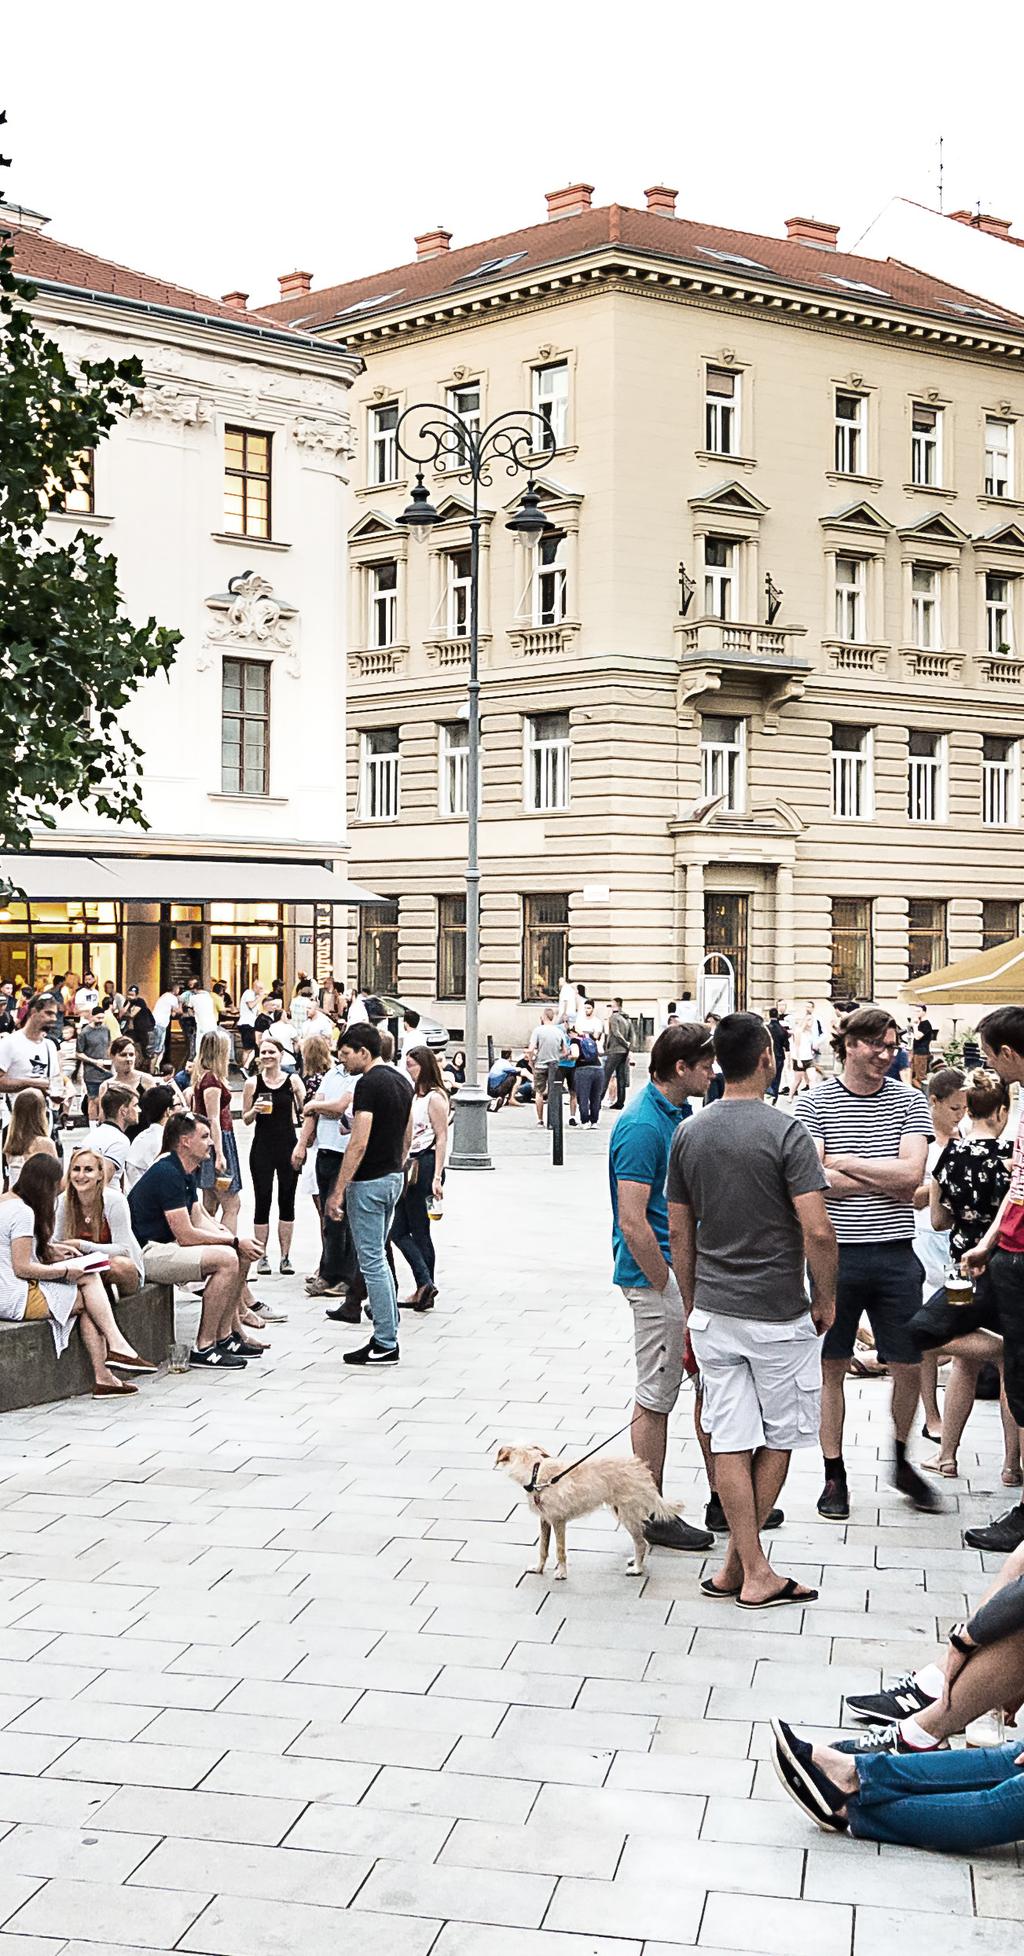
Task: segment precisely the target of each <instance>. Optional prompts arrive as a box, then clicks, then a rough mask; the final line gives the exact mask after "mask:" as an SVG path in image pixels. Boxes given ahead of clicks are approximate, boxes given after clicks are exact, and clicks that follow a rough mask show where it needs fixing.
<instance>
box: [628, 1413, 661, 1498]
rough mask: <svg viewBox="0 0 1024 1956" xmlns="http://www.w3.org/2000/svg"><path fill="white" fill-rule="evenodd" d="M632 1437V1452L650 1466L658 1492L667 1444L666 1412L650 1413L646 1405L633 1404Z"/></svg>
mask: <svg viewBox="0 0 1024 1956" xmlns="http://www.w3.org/2000/svg"><path fill="white" fill-rule="evenodd" d="M632 1439H633V1452H634V1453H635V1454H636V1457H637V1459H638V1460H643V1461H645V1462H646V1464H647V1466H648V1467H649V1468H650V1470H651V1473H652V1474H653V1476H654V1481H655V1485H656V1486H657V1488H658V1491H659V1493H660V1492H661V1484H662V1479H663V1477H664V1473H665V1449H666V1447H667V1446H668V1414H667V1413H651V1412H648V1410H647V1407H646V1406H634V1408H633V1429H632Z"/></svg>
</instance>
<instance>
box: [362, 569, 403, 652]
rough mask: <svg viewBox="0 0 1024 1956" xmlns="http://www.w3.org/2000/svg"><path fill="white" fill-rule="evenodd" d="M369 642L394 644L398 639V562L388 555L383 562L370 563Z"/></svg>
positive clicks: (376, 644) (380, 644) (381, 644)
mask: <svg viewBox="0 0 1024 1956" xmlns="http://www.w3.org/2000/svg"><path fill="white" fill-rule="evenodd" d="M369 576H370V617H369V621H368V622H369V642H370V644H371V645H374V646H386V645H394V644H396V643H397V640H398V563H397V561H396V559H395V558H393V557H389V558H388V559H387V560H386V561H385V562H384V563H383V564H371V565H370V567H369Z"/></svg>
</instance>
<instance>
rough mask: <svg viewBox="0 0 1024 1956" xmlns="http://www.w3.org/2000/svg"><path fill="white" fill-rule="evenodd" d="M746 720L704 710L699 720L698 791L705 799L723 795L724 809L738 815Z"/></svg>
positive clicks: (743, 794)
mask: <svg viewBox="0 0 1024 1956" xmlns="http://www.w3.org/2000/svg"><path fill="white" fill-rule="evenodd" d="M745 735H746V722H745V721H743V720H734V719H732V718H727V717H726V716H724V715H722V714H718V713H705V715H704V716H703V718H702V720H701V723H700V764H701V791H702V794H703V796H704V800H705V801H712V800H717V799H718V797H719V796H720V795H721V796H722V797H724V812H725V813H726V814H727V815H738V814H740V813H741V812H742V810H743V807H744V805H745V802H746V792H745V789H746V783H745V781H744V778H743V777H744V773H745V768H744V761H745V748H746V740H745Z"/></svg>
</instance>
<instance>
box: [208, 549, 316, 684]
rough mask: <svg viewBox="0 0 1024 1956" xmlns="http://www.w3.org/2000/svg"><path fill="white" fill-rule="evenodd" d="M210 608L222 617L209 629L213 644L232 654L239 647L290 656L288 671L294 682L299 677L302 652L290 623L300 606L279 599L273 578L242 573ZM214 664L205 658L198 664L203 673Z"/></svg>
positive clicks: (210, 600)
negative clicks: (232, 650) (300, 654)
mask: <svg viewBox="0 0 1024 1956" xmlns="http://www.w3.org/2000/svg"><path fill="white" fill-rule="evenodd" d="M206 603H207V606H208V607H209V609H210V610H211V611H214V612H217V613H218V614H219V616H218V617H217V618H216V619H215V620H214V621H213V622H212V623H211V624H209V625H208V626H207V630H206V638H207V647H208V646H209V644H213V645H216V646H221V647H223V648H224V649H225V650H229V649H231V648H233V647H235V646H237V647H239V648H240V649H246V648H248V649H250V650H257V651H263V652H284V653H286V654H287V660H286V670H287V671H288V672H289V673H290V674H291V676H292V677H293V678H297V677H298V674H299V652H298V647H297V645H296V643H295V634H294V632H293V631H291V630H290V629H289V625H288V623H287V622H286V621H288V620H290V619H292V618H294V617H295V616H296V606H295V605H293V604H289V602H288V600H287V598H282V597H279V596H278V595H277V594H276V593H275V591H274V587H273V585H272V584H271V582H270V580H269V578H266V577H261V576H260V573H259V572H258V571H250V570H247V571H241V572H240V573H239V575H238V576H237V577H232V578H231V579H230V580H229V582H228V588H227V590H226V591H217V592H215V593H214V595H213V596H212V597H209V598H207V600H206ZM206 649H207V648H204V650H206ZM210 663H211V661H210V659H209V658H208V657H207V658H206V659H205V661H204V659H203V657H202V655H200V658H199V659H198V660H197V666H198V669H199V671H200V672H203V671H205V670H206V668H207V667H208V666H209V664H210Z"/></svg>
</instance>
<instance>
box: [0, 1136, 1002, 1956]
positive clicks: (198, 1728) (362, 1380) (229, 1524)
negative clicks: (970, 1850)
mask: <svg viewBox="0 0 1024 1956" xmlns="http://www.w3.org/2000/svg"><path fill="white" fill-rule="evenodd" d="M492 1134H493V1145H494V1152H495V1159H496V1169H497V1172H496V1173H494V1174H493V1175H480V1176H467V1175H464V1176H458V1175H452V1176H450V1177H449V1184H448V1196H447V1201H446V1213H445V1217H444V1220H443V1222H442V1223H441V1224H440V1225H439V1226H438V1238H439V1272H440V1283H441V1298H440V1301H439V1304H438V1307H437V1309H436V1310H435V1311H434V1312H433V1313H432V1314H431V1315H429V1316H425V1317H422V1318H421V1317H414V1318H411V1319H410V1320H403V1326H402V1363H401V1365H400V1366H399V1367H398V1368H396V1369H394V1370H390V1371H383V1372H376V1373H373V1374H370V1375H367V1374H366V1373H362V1372H356V1373H355V1374H354V1375H353V1374H352V1373H351V1372H350V1371H346V1370H344V1369H343V1368H342V1365H341V1362H340V1356H341V1352H342V1350H343V1349H345V1348H346V1347H347V1346H348V1345H349V1344H351V1343H353V1342H357V1341H358V1339H359V1337H360V1334H359V1333H358V1332H356V1331H353V1330H351V1329H349V1328H347V1327H344V1326H335V1325H332V1324H329V1323H328V1322H327V1321H326V1320H325V1318H324V1316H323V1311H322V1306H321V1305H320V1304H319V1303H314V1302H309V1301H307V1300H306V1298H305V1296H304V1293H303V1289H302V1283H301V1279H300V1278H294V1279H291V1280H286V1279H281V1278H276V1277H275V1278H274V1279H273V1280H272V1285H271V1286H270V1287H269V1288H268V1289H267V1291H266V1294H267V1295H268V1296H269V1295H270V1294H271V1290H272V1293H273V1295H274V1297H275V1298H276V1299H282V1300H283V1299H287V1309H288V1311H289V1314H290V1315H289V1322H288V1324H287V1325H284V1326H280V1327H277V1328H275V1329H274V1330H273V1332H272V1334H271V1335H272V1337H273V1355H272V1356H271V1357H268V1358H267V1359H266V1360H264V1361H263V1362H262V1364H260V1365H259V1366H257V1365H255V1364H252V1365H250V1367H249V1369H248V1371H247V1373H246V1374H245V1376H244V1377H241V1376H223V1375H222V1376H214V1377H210V1376H208V1375H199V1374H195V1373H192V1374H187V1375H184V1376H168V1377H165V1378H161V1379H159V1380H158V1381H156V1382H153V1383H150V1384H148V1385H147V1384H144V1385H143V1386H142V1389H141V1390H140V1392H139V1395H138V1397H137V1398H136V1399H134V1400H132V1402H131V1404H130V1405H127V1406H125V1405H118V1406H116V1407H111V1406H110V1404H109V1403H103V1402H93V1401H92V1400H83V1401H78V1402H75V1403H69V1404H64V1405H59V1406H55V1407H52V1408H47V1409H43V1410H41V1411H34V1412H26V1413H20V1414H11V1415H8V1416H6V1418H5V1419H4V1420H3V1422H2V1424H0V1511H2V1513H0V1524H2V1535H0V1543H2V1555H0V1727H2V1735H0V1925H2V1926H0V1956H99V1952H101V1951H104V1950H109V1951H111V1952H116V1956H133V1952H137V1951H142V1950H147V1951H151V1950H158V1951H169V1950H182V1951H189V1952H200V1953H201V1952H206V1953H207V1956H299V1953H300V1952H301V1956H348V1953H349V1952H352V1956H428V1952H429V1953H430V1956H641V1952H642V1956H670V1952H671V1951H672V1950H675V1949H677V1948H679V1947H680V1946H682V1947H684V1948H685V1947H690V1946H693V1945H696V1946H697V1947H698V1948H700V1949H704V1950H717V1951H734V1952H744V1956H891V1952H892V1951H893V1949H896V1948H898V1949H899V1952H900V1956H924V1953H925V1952H927V1956H931V1953H932V1951H933V1949H939V1950H941V1952H942V1956H968V1953H970V1956H974V1952H979V1956H984V1953H985V1952H992V1956H1004V1952H1005V1956H1009V1953H1010V1952H1011V1951H1012V1952H1014V1956H1016V1952H1017V1951H1018V1950H1019V1947H1020V1916H1021V1896H1022V1894H1024V1889H1022V1887H1021V1875H1020V1871H1019V1868H1018V1860H1017V1852H1016V1850H1014V1849H1006V1850H1004V1851H1002V1852H1000V1853H997V1854H993V1855H991V1856H989V1857H987V1858H985V1859H983V1860H981V1861H979V1862H976V1863H973V1864H972V1863H970V1862H969V1861H967V1860H959V1859H954V1858H951V1857H938V1856H930V1855H925V1854H919V1853H913V1852H910V1851H908V1850H901V1849H896V1848H884V1847H883V1848H881V1849H879V1848H878V1847H876V1846H874V1845H873V1844H871V1843H867V1842H855V1841H851V1840H844V1839H828V1838H826V1837H825V1836H823V1835H820V1834H818V1833H816V1832H814V1831H813V1830H812V1829H811V1828H810V1827H809V1826H807V1825H806V1824H805V1823H804V1822H803V1820H802V1818H801V1816H800V1815H799V1814H798V1813H797V1812H796V1811H795V1809H794V1808H793V1807H792V1806H791V1805H790V1803H789V1802H788V1800H787V1799H786V1798H785V1796H784V1795H783V1793H782V1792H781V1789H780V1788H779V1787H778V1785H777V1783H776V1781H775V1779H774V1776H773V1774H772V1771H771V1767H770V1765H769V1764H768V1761H767V1756H766V1754H767V1746H766V1738H767V1724H766V1721H767V1719H768V1718H769V1717H770V1716H771V1715H772V1714H773V1713H781V1714H782V1715H783V1716H786V1717H789V1718H791V1719H793V1720H794V1721H795V1722H796V1723H797V1724H798V1725H800V1726H804V1727H809V1728H814V1729H817V1730H821V1731H824V1732H827V1731H830V1730H832V1729H834V1726H835V1723H836V1721H837V1720H838V1718H839V1715H840V1701H841V1695H842V1693H843V1692H844V1690H847V1689H853V1688H855V1687H856V1688H858V1689H862V1690H863V1689H871V1688H877V1687H878V1684H879V1680H880V1678H881V1677H882V1676H883V1674H885V1673H887V1672H891V1671H892V1670H893V1669H894V1668H898V1669H905V1668H906V1667H907V1663H908V1660H910V1661H913V1660H915V1659H920V1660H922V1661H924V1660H926V1659H928V1658H931V1657H933V1656H934V1655H935V1653H936V1644H937V1637H938V1635H939V1633H940V1632H941V1631H942V1630H943V1629H944V1628H945V1626H946V1625H947V1623H948V1622H949V1620H950V1619H951V1618H953V1617H955V1616H959V1615H961V1614H962V1613H963V1611H964V1606H965V1597H966V1596H967V1595H969V1594H971V1593H973V1594H975V1595H976V1594H977V1592H978V1589H979V1586H980V1581H981V1577H982V1573H983V1571H982V1558H981V1557H980V1556H979V1555H978V1554H976V1553H973V1552H971V1551H965V1550H964V1549H963V1548H962V1547H961V1543H960V1529H961V1525H962V1521H963V1518H964V1517H965V1516H966V1517H968V1518H969V1519H972V1520H974V1519H978V1518H988V1517H989V1516H990V1515H992V1514H994V1513H997V1512H1000V1511H1001V1509H1002V1508H1003V1507H1004V1506H1006V1505H1007V1501H1006V1497H1005V1496H1004V1495H1003V1491H1002V1490H1000V1489H999V1485H998V1481H999V1475H998V1469H999V1464H1000V1460H1001V1449H1000V1443H999V1438H998V1433H997V1425H998V1422H997V1417H996V1409H995V1408H994V1407H993V1406H990V1405H984V1406H981V1407H979V1408H978V1409H977V1412H976V1415H975V1418H974V1419H973V1421H972V1423H971V1425H970V1427H969V1428H968V1432H967V1435H966V1436H965V1445H964V1446H963V1447H962V1449H961V1460H962V1462H963V1463H964V1471H965V1473H966V1474H967V1475H968V1476H969V1478H968V1479H965V1480H962V1481H960V1482H957V1483H954V1485H953V1490H952V1493H950V1494H949V1495H948V1510H949V1511H948V1513H947V1514H946V1515H945V1516H943V1517H942V1518H941V1519H927V1518H924V1517H920V1516H917V1515H915V1514H914V1513H913V1512H912V1511H911V1510H910V1509H909V1508H908V1507H907V1506H906V1504H905V1503H903V1502H901V1501H900V1500H899V1499H898V1498H897V1497H896V1496H894V1495H893V1494H892V1493H890V1492H889V1491H888V1489H887V1488H886V1487H885V1485H884V1478H885V1476H884V1466H885V1460H884V1455H885V1443H886V1434H887V1421H886V1402H887V1397H888V1389H887V1387H885V1386H884V1385H881V1384H877V1383H869V1384H862V1385H859V1386H858V1387H856V1388H855V1389H854V1388H853V1387H852V1386H851V1406H852V1409H853V1418H852V1422H851V1428H850V1432H849V1443H848V1446H847V1450H846V1451H847V1459H848V1461H849V1464H850V1469H851V1482H852V1495H853V1503H854V1509H853V1516H852V1519H851V1521H850V1523H849V1525H848V1526H846V1527H841V1528H839V1527H830V1526H828V1525H827V1524H825V1523H822V1522H820V1521H819V1520H818V1518H817V1516H816V1514H815V1511H814V1500H815V1497H816V1495H817V1492H818V1489H819V1486H820V1460H819V1457H818V1455H817V1454H816V1453H814V1454H805V1455H803V1456H800V1457H798V1460H797V1464H796V1467H795V1469H794V1472H793V1475H792V1478H791V1480H790V1483H789V1486H788V1487H787V1489H786V1492H785V1495H784V1497H783V1499H784V1505H785V1508H786V1515H787V1519H786V1524H785V1527H784V1528H783V1529H782V1531H781V1533H780V1534H779V1535H778V1536H776V1537H775V1538H774V1555H775V1559H776V1561H777V1564H778V1566H779V1567H780V1568H781V1569H783V1570H784V1571H785V1572H786V1573H788V1574H793V1575H795V1576H797V1577H799V1578H800V1579H801V1580H803V1581H806V1582H810V1583H813V1584H820V1585H821V1590H822V1596H821V1600H820V1602H819V1603H818V1604H817V1605H816V1606H814V1607H811V1608H808V1609H806V1610H802V1611H800V1610H792V1611H788V1612H787V1611H775V1612H773V1613H772V1614H770V1615H769V1616H766V1617H765V1618H764V1619H763V1621H762V1622H760V1623H759V1624H757V1625H756V1626H754V1625H753V1624H752V1623H751V1621H750V1620H749V1618H746V1617H741V1616H740V1615H739V1613H738V1612H737V1610H736V1608H735V1607H734V1606H733V1605H731V1604H729V1603H716V1602H712V1601H707V1600H704V1599H703V1598H701V1597H700V1596H699V1593H698V1588H697V1581H698V1577H699V1576H700V1574H701V1573H702V1568H703V1567H704V1566H706V1567H707V1568H708V1569H710V1568H713V1567H714V1566H716V1562H717V1560H718V1558H717V1557H712V1558H710V1559H709V1561H708V1563H707V1565H702V1563H701V1559H700V1558H699V1557H692V1556H680V1555H672V1554H670V1553H667V1552H665V1551H654V1552H653V1553H652V1555H651V1558H650V1562H649V1565H648V1566H649V1571H650V1573H649V1575H648V1577H647V1580H646V1581H645V1582H644V1583H643V1584H638V1583H635V1582H632V1581H630V1580H629V1578H628V1577H627V1576H626V1573H625V1570H626V1562H627V1552H628V1548H629V1544H628V1542H627V1539H626V1537H625V1536H624V1535H621V1534H617V1533H616V1532H615V1530H614V1527H613V1525H612V1521H611V1517H610V1516H606V1515H601V1516H597V1517H594V1518H592V1519H591V1520H589V1521H586V1522H581V1523H578V1524H576V1525H574V1526H572V1527H570V1530H569V1580H568V1582H567V1583H564V1584H563V1583H555V1582H554V1581H552V1580H551V1578H550V1577H545V1578H538V1577H536V1576H529V1575H526V1574H524V1570H525V1569H526V1566H527V1563H528V1561H529V1560H530V1556H531V1549H532V1544H533V1535H534V1531H533V1527H532V1524H531V1520H530V1517H529V1514H528V1513H527V1511H526V1508H525V1506H524V1503H523V1500H522V1498H521V1496H520V1494H519V1493H518V1491H517V1490H516V1489H515V1488H514V1487H513V1486H512V1485H511V1483H510V1482H508V1481H507V1480H506V1479H505V1478H504V1477H503V1476H501V1475H499V1474H497V1473H495V1472H494V1471H493V1467H492V1461H493V1455H494V1451H495V1448H496V1447H497V1446H498V1445H499V1444H500V1443H501V1442H503V1441H510V1440H515V1439H521V1440H526V1441H534V1440H535V1441H538V1442H540V1443H541V1444H543V1445H545V1446H547V1447H548V1448H549V1449H550V1450H551V1451H555V1452H557V1451H562V1450H564V1451H565V1452H566V1453H568V1454H571V1453H573V1452H574V1451H576V1452H579V1451H582V1450H584V1449H585V1448H586V1447H588V1446H590V1445H592V1444H594V1443H595V1442H597V1441H598V1440H600V1439H601V1438H602V1437H603V1436H605V1435H607V1434H610V1433H612V1432H613V1431H614V1429H615V1428H617V1427H619V1426H621V1425H622V1424H623V1422H624V1421H625V1420H626V1419H627V1418H628V1417H629V1410H630V1396H631V1350H630V1328H629V1323H628V1318H627V1311H626V1307H625V1305H624V1303H623V1301H622V1300H621V1298H620V1297H619V1295H618V1293H617V1292H615V1291H613V1290H612V1288H611V1286H610V1283H609V1248H608V1238H609V1228H608V1204H607V1188H606V1169H605V1149H606V1142H607V1132H606V1131H605V1130H604V1129H602V1130H599V1131H598V1132H597V1133H596V1134H591V1133H586V1134H578V1133H576V1132H570V1133H569V1134H568V1135H567V1152H568V1157H569V1158H568V1159H567V1162H566V1165H565V1166H564V1167H563V1168H561V1169H558V1170H556V1169H554V1168H552V1167H551V1165H550V1144H549V1139H548V1137H546V1136H544V1135H543V1134H541V1133H539V1132H538V1131H537V1129H536V1127H535V1125H534V1120H533V1115H532V1112H530V1111H529V1110H526V1111H525V1112H519V1111H512V1112H509V1113H507V1114H505V1115H503V1116H501V1117H500V1118H498V1119H496V1120H495V1121H494V1122H493V1123H492ZM243 1213H244V1212H243ZM313 1221H314V1219H313V1218H312V1215H311V1213H310V1212H309V1211H308V1209H307V1213H306V1215H305V1216H304V1217H303V1218H302V1219H301V1220H300V1227H299V1232H298V1235H297V1250H296V1267H297V1268H298V1269H300V1270H307V1269H309V1268H310V1267H311V1262H312V1257H313V1238H314V1229H313V1228H312V1227H311V1224H312V1223H313ZM691 1407H692V1402H691V1401H690V1399H689V1398H688V1397H687V1398H686V1399H684V1401H683V1402H681V1404H680V1408H679V1412H678V1415H677V1418H676V1423H675V1429H674V1437H673V1445H672V1450H671V1455H670V1464H669V1475H668V1483H667V1492H668V1493H669V1495H670V1497H675V1498H680V1499H682V1500H683V1501H684V1502H685V1503H686V1506H687V1510H688V1512H689V1514H690V1516H691V1518H692V1519H695V1520H696V1519H698V1518H699V1510H700V1509H701V1508H702V1506H703V1499H704V1490H703V1486H702V1481H701V1477H700V1474H699V1472H698V1467H699V1457H698V1453H697V1447H696V1443H695V1441H694V1439H693V1437H692V1428H691ZM626 1444H627V1443H626V1441H625V1440H621V1441H619V1442H618V1443H617V1445H616V1447H615V1448H614V1449H613V1450H615V1451H619V1450H624V1448H625V1446H626ZM923 1444H924V1443H923V1442H921V1443H920V1445H921V1446H922V1447H923ZM975 1448H980V1455H981V1462H980V1464H979V1454H978V1452H976V1451H975V1450H974V1449H975ZM957 1497H958V1498H959V1511H957V1508H958V1500H957ZM1009 1498H1010V1499H1012V1498H1013V1497H1012V1496H1011V1497H1009Z"/></svg>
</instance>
